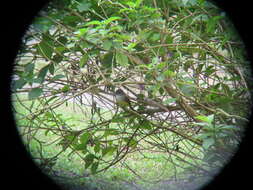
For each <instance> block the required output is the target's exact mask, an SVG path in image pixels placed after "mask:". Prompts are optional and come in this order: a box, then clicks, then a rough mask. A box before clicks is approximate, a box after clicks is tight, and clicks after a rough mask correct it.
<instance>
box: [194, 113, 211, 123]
mask: <svg viewBox="0 0 253 190" xmlns="http://www.w3.org/2000/svg"><path fill="white" fill-rule="evenodd" d="M195 118H196V119H199V120H201V121H204V122H207V123H208V124H212V122H213V120H214V115H213V114H212V115H209V116H204V115H198V116H196V117H195Z"/></svg>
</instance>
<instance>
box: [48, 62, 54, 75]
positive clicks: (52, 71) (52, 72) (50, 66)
mask: <svg viewBox="0 0 253 190" xmlns="http://www.w3.org/2000/svg"><path fill="white" fill-rule="evenodd" d="M48 70H49V73H50V74H51V75H53V74H54V64H52V63H51V64H49V68H48Z"/></svg>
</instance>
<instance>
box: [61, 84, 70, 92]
mask: <svg viewBox="0 0 253 190" xmlns="http://www.w3.org/2000/svg"><path fill="white" fill-rule="evenodd" d="M69 89H70V88H69V85H67V84H66V85H65V86H64V87H62V88H61V92H68V91H69Z"/></svg>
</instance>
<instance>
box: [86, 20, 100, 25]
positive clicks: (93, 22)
mask: <svg viewBox="0 0 253 190" xmlns="http://www.w3.org/2000/svg"><path fill="white" fill-rule="evenodd" d="M90 25H101V22H100V21H98V20H93V21H90V22H87V23H86V24H85V25H84V26H90Z"/></svg>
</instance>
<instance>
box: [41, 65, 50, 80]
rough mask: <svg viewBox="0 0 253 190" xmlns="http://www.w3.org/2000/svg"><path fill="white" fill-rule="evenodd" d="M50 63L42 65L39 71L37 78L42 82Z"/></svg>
mask: <svg viewBox="0 0 253 190" xmlns="http://www.w3.org/2000/svg"><path fill="white" fill-rule="evenodd" d="M49 67H50V64H48V65H46V66H44V67H42V68H41V69H40V71H39V74H38V78H39V79H40V83H42V82H44V80H45V77H46V75H47V71H48V70H49Z"/></svg>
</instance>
